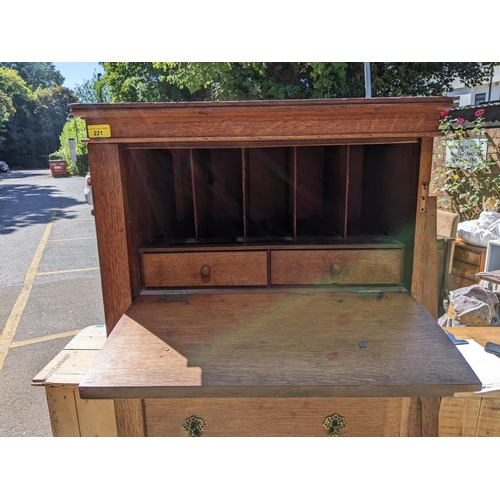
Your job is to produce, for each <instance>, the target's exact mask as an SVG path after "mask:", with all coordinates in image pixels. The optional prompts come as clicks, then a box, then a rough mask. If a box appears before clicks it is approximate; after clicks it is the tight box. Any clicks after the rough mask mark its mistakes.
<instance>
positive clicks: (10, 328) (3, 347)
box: [0, 210, 57, 370]
mask: <svg viewBox="0 0 500 500" xmlns="http://www.w3.org/2000/svg"><path fill="white" fill-rule="evenodd" d="M56 213H57V210H52V213H51V215H50V220H49V223H48V224H47V227H46V228H45V231H44V232H43V236H42V239H41V240H40V243H39V244H38V248H37V249H36V252H35V256H34V257H33V261H32V262H31V265H30V267H29V269H28V272H27V273H26V276H25V278H24V283H23V288H22V290H21V293H20V294H19V296H18V297H17V300H16V303H15V304H14V307H13V308H12V311H11V313H10V316H9V319H8V320H7V323H6V324H5V328H4V329H3V332H2V334H1V335H0V370H1V369H2V367H3V363H4V361H5V358H6V357H7V353H8V352H9V348H10V346H11V344H12V340H13V339H14V335H15V334H16V331H17V327H18V326H19V322H20V321H21V316H22V314H23V311H24V308H25V307H26V304H27V302H28V299H29V296H30V293H31V289H32V288H33V284H34V283H35V278H36V275H37V273H38V266H39V265H40V261H41V260H42V255H43V252H44V250H45V245H46V244H47V241H48V239H49V235H50V231H51V230H52V226H53V224H54V219H55V218H56Z"/></svg>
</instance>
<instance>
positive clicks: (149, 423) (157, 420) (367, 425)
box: [144, 398, 403, 437]
mask: <svg viewBox="0 0 500 500" xmlns="http://www.w3.org/2000/svg"><path fill="white" fill-rule="evenodd" d="M402 401H403V400H402V399H401V398H360V399H354V398H291V399H287V398H284V399H273V398H248V399H247V398H225V399H224V398H213V399H212V398H210V399H204V400H200V399H196V398H186V399H184V398H182V399H177V398H174V399H145V400H144V414H145V420H146V434H147V436H153V437H160V436H185V437H187V436H188V431H187V430H185V429H183V423H184V421H185V420H186V419H189V418H190V417H192V416H194V417H197V418H199V419H202V420H203V425H204V428H203V430H202V431H201V432H200V437H204V436H206V437H210V436H217V437H230V436H232V437H253V436H255V437H257V436H267V437H273V436H285V437H287V436H288V437H293V436H305V437H307V436H311V437H314V436H318V437H328V435H329V430H328V429H327V428H326V427H325V426H324V425H323V422H324V420H325V418H327V417H328V416H331V415H334V414H335V413H336V414H338V415H339V416H340V417H343V418H344V419H345V426H342V428H341V429H339V433H340V436H346V437H347V436H357V437H366V436H399V435H400V428H401V409H402Z"/></svg>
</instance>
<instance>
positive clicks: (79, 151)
mask: <svg viewBox="0 0 500 500" xmlns="http://www.w3.org/2000/svg"><path fill="white" fill-rule="evenodd" d="M86 137H87V127H86V125H85V121H84V120H82V119H81V118H77V117H76V116H74V117H72V118H70V119H68V120H67V121H66V123H65V124H64V127H63V129H62V132H61V135H60V136H59V142H60V147H59V149H58V150H57V151H56V152H54V153H52V154H51V155H50V157H51V159H61V160H66V163H67V170H68V173H69V174H71V175H84V174H86V173H87V171H88V159H87V144H86V143H84V142H82V139H84V138H86ZM68 139H74V140H75V150H76V165H75V164H74V163H73V161H72V160H71V156H70V150H69V142H68Z"/></svg>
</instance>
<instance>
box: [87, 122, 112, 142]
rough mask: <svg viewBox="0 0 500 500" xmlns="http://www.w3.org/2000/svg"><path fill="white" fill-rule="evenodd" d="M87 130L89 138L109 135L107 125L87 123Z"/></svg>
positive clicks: (109, 131)
mask: <svg viewBox="0 0 500 500" xmlns="http://www.w3.org/2000/svg"><path fill="white" fill-rule="evenodd" d="M87 132H88V134H89V139H101V138H103V137H111V129H110V128H109V125H87Z"/></svg>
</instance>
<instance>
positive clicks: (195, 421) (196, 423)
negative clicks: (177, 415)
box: [182, 415, 205, 437]
mask: <svg viewBox="0 0 500 500" xmlns="http://www.w3.org/2000/svg"><path fill="white" fill-rule="evenodd" d="M182 428H183V429H184V430H185V431H187V432H188V437H200V435H201V431H202V430H203V429H204V428H205V422H203V419H201V418H198V417H195V416H194V415H191V416H190V417H189V418H186V420H184V422H183V423H182Z"/></svg>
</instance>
